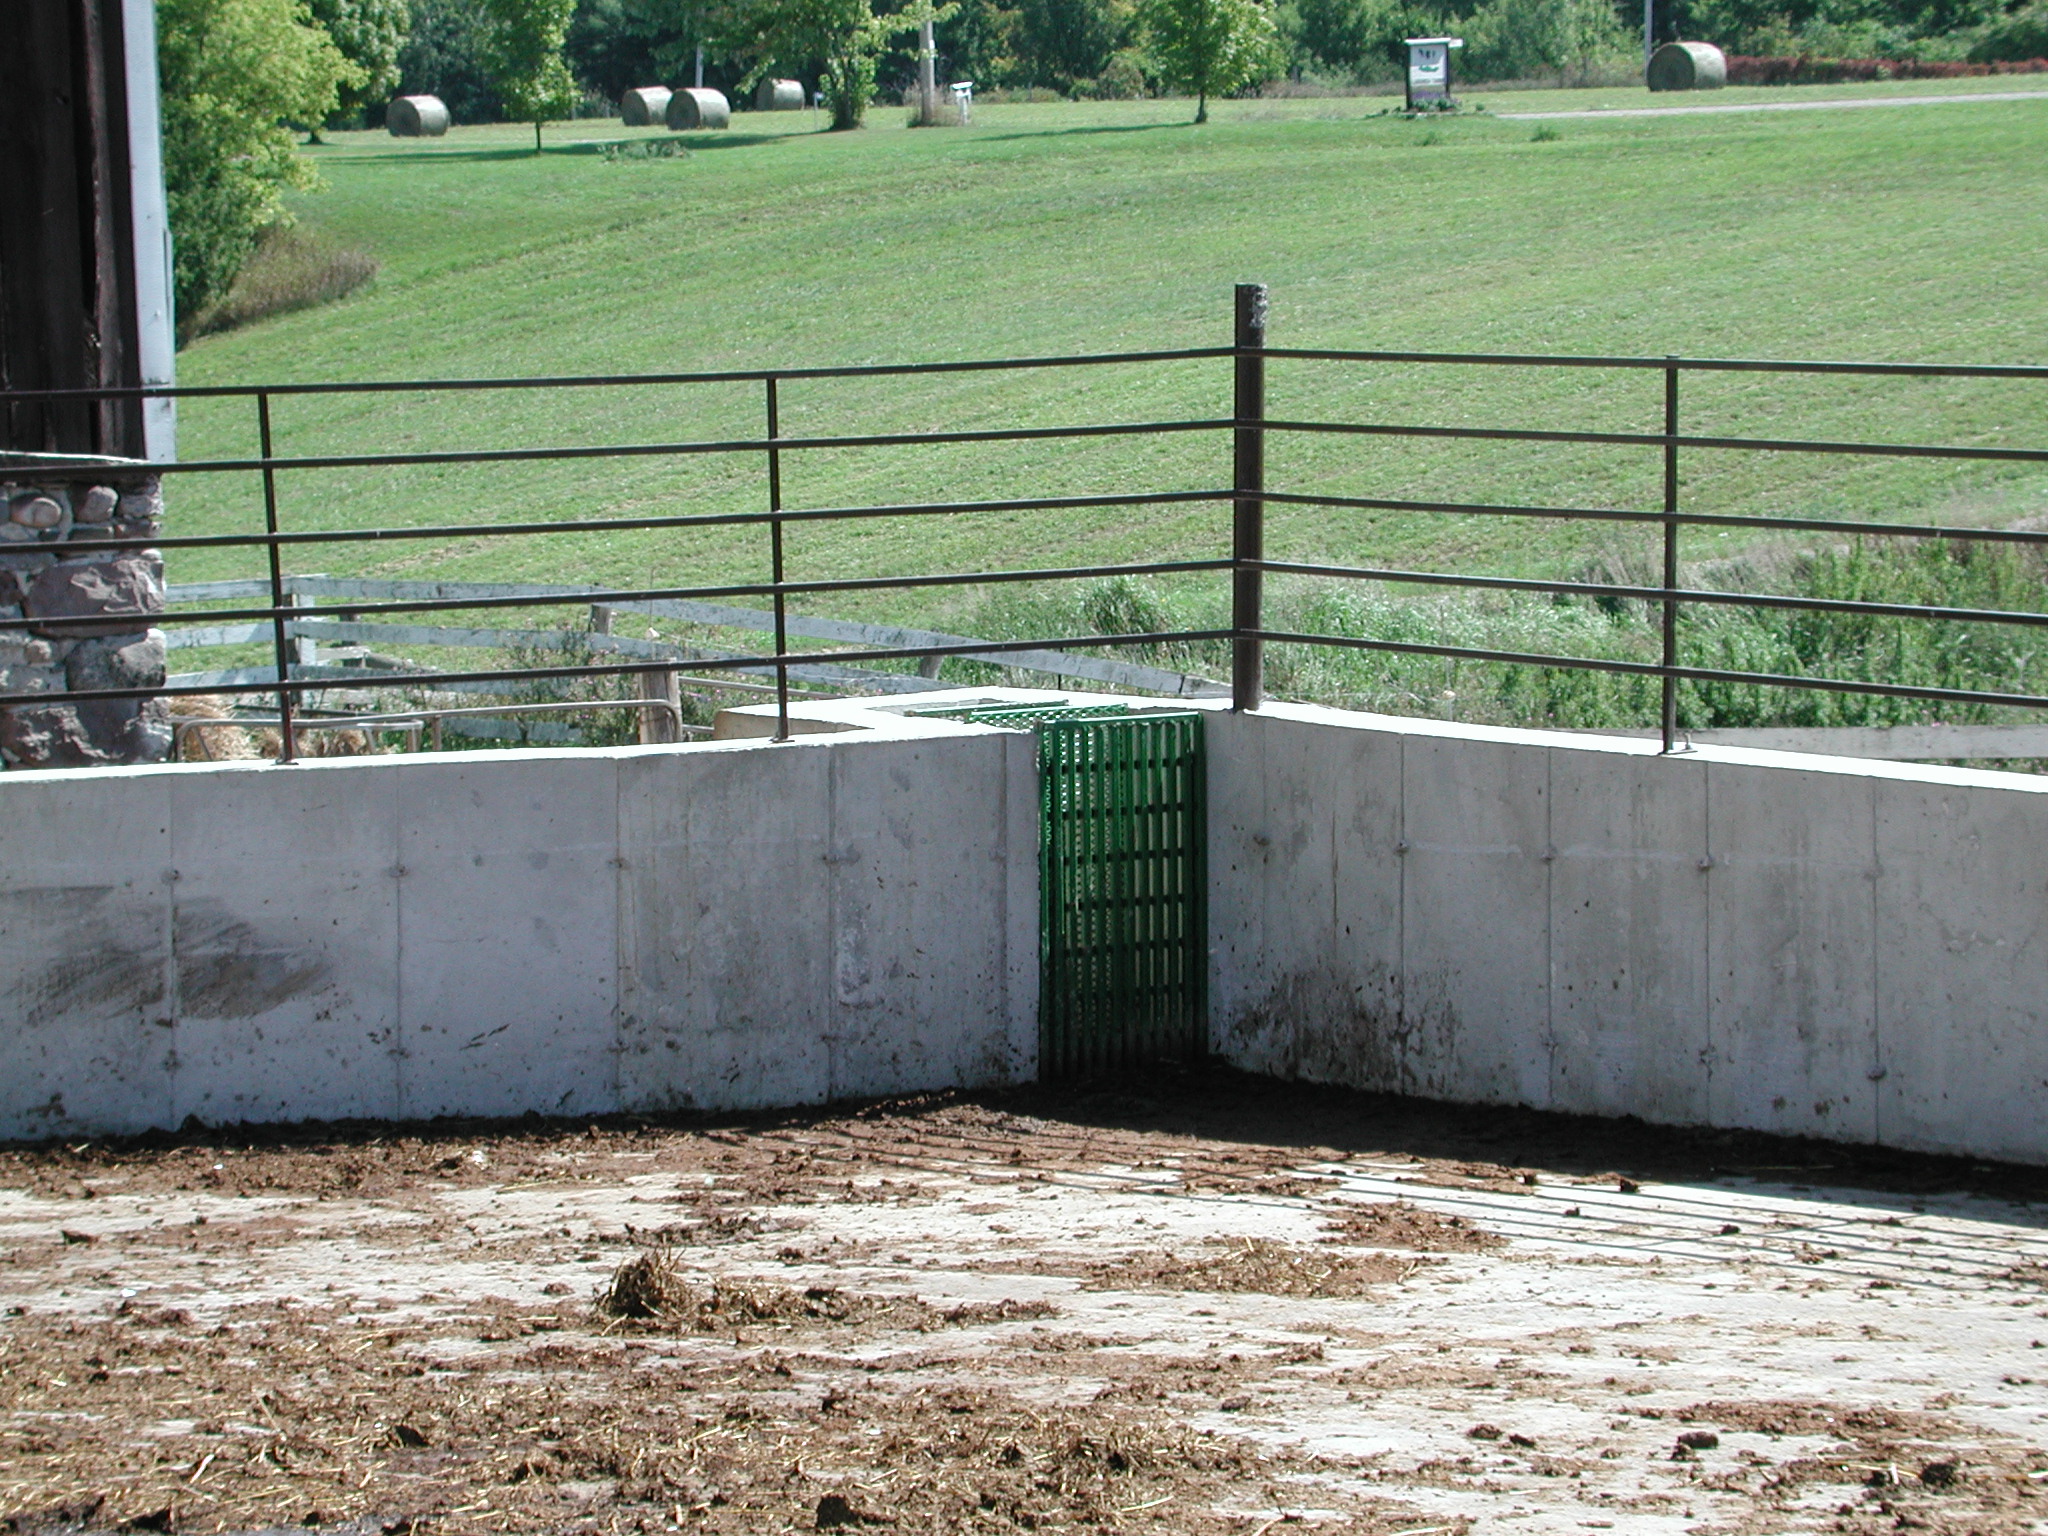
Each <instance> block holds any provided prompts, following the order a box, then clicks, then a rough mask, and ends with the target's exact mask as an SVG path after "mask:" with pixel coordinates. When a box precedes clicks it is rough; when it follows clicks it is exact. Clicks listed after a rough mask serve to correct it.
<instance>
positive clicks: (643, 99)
mask: <svg viewBox="0 0 2048 1536" xmlns="http://www.w3.org/2000/svg"><path fill="white" fill-rule="evenodd" d="M671 94H672V93H671V92H670V91H669V88H668V87H667V86H665V85H641V86H635V87H634V88H633V89H632V90H630V91H628V92H626V94H625V95H623V96H621V97H620V98H619V121H621V122H622V123H624V124H625V125H626V126H627V127H628V128H658V127H660V126H661V124H662V123H663V122H664V121H666V120H667V117H668V110H669V107H668V104H669V99H670V96H671Z"/></svg>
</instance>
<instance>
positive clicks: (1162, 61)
mask: <svg viewBox="0 0 2048 1536" xmlns="http://www.w3.org/2000/svg"><path fill="white" fill-rule="evenodd" d="M1139 19H1140V21H1141V23H1142V24H1143V26H1144V28H1145V31H1146V33H1147V35H1148V36H1149V37H1150V39H1151V43H1152V55H1153V58H1154V59H1155V60H1156V61H1157V62H1158V64H1159V72H1160V74H1161V75H1162V76H1163V77H1164V78H1165V80H1166V82H1167V83H1168V84H1169V85H1176V86H1179V87H1181V88H1182V89H1183V90H1189V91H1193V92H1194V93H1195V98H1196V105H1195V121H1196V122H1198V123H1206V122H1207V121H1209V98H1210V97H1211V96H1221V95H1226V94H1228V93H1229V92H1231V91H1239V90H1243V89H1244V88H1245V87H1246V86H1248V85H1252V84H1255V83H1256V82H1258V81H1260V80H1264V79H1267V78H1269V77H1270V76H1271V75H1273V74H1274V73H1275V72H1276V71H1277V70H1278V68H1279V57H1280V36H1279V32H1278V31H1277V29H1275V27H1274V25H1273V17H1272V14H1271V13H1270V12H1269V11H1268V10H1267V9H1266V7H1265V6H1264V5H1262V4H1260V3H1259V0H1144V3H1143V4H1142V6H1141V7H1140V9H1139Z"/></svg>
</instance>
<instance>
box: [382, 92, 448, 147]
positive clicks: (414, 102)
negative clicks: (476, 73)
mask: <svg viewBox="0 0 2048 1536" xmlns="http://www.w3.org/2000/svg"><path fill="white" fill-rule="evenodd" d="M384 126H385V127H386V128H389V129H390V130H391V136H392V137H393V138H394V139H438V138H439V137H441V135H442V134H444V133H446V132H447V131H448V108H447V107H446V106H444V105H443V104H442V101H441V98H440V97H438V96H399V97H396V98H395V99H394V100H393V101H392V103H391V105H390V106H388V107H386V108H385V109H384Z"/></svg>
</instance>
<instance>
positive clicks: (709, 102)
mask: <svg viewBox="0 0 2048 1536" xmlns="http://www.w3.org/2000/svg"><path fill="white" fill-rule="evenodd" d="M668 125H669V127H670V128H672V129H674V130H675V131H676V132H678V133H680V132H682V131H683V130H684V129H686V128H730V127H731V126H732V103H731V102H729V101H727V100H726V99H725V92H723V91H714V90H711V89H710V88H708V87H697V86H685V87H684V88H683V89H682V90H680V91H677V92H676V93H675V95H673V96H671V97H669V99H668Z"/></svg>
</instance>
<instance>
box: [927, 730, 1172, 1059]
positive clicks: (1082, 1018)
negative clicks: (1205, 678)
mask: <svg viewBox="0 0 2048 1536" xmlns="http://www.w3.org/2000/svg"><path fill="white" fill-rule="evenodd" d="M918 713H920V714H927V715H930V716H936V717H941V718H945V719H950V720H963V721H970V722H972V723H974V724H977V725H999V726H1008V727H1011V728H1012V729H1016V730H1029V731H1032V732H1033V733H1034V734H1035V735H1036V736H1037V738H1038V776H1039V791H1038V792H1039V801H1038V874H1039V915H1038V955H1039V993H1038V998H1039V1001H1038V1069H1039V1076H1040V1077H1042V1078H1048V1079H1053V1078H1074V1077H1087V1076H1091V1075H1094V1074H1097V1073H1103V1072H1115V1071H1127V1070H1130V1069H1132V1068H1135V1067H1142V1066H1144V1065H1146V1064H1147V1063H1150V1062H1157V1061H1162V1060H1174V1061H1184V1060H1188V1059H1190V1058H1193V1057H1196V1056H1200V1055H1202V1054H1203V1053H1204V1052H1205V1051H1206V1050H1207V1049H1208V1018H1207V1009H1206V983H1207V977H1208V921H1207V905H1206V901H1205V899H1204V898H1205V892H1206V889H1207V872H1206V860H1205V851H1206V842H1207V801H1206V773H1207V765H1206V761H1205V759H1204V757H1203V753H1202V719H1203V717H1202V714H1201V712H1200V711H1199V710H1161V711H1150V712H1142V711H1134V710H1133V709H1132V708H1131V707H1130V706H1129V705H1127V704H1021V705H1017V704H1010V705H991V706H985V707H980V708H968V709H935V710H929V711H923V710H920V711H918Z"/></svg>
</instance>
